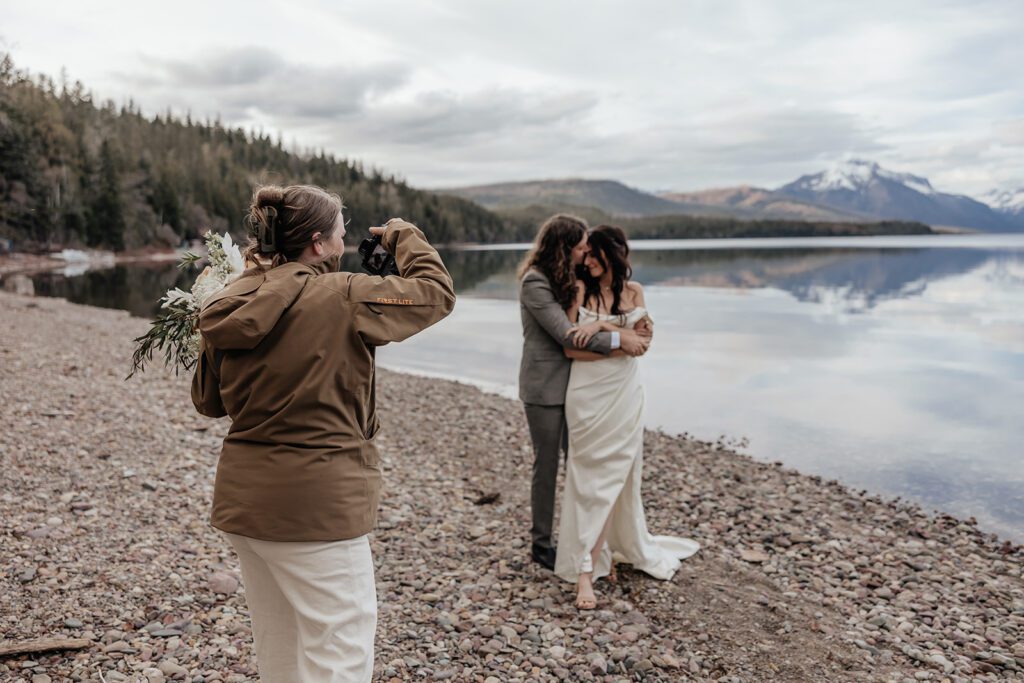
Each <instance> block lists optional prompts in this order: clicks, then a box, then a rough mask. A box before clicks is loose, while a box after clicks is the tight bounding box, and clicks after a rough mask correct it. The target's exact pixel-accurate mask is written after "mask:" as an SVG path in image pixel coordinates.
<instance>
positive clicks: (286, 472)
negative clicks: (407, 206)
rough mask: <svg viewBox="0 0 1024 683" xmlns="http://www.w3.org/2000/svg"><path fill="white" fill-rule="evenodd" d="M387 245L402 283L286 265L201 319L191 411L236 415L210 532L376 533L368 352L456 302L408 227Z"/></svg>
mask: <svg viewBox="0 0 1024 683" xmlns="http://www.w3.org/2000/svg"><path fill="white" fill-rule="evenodd" d="M382 243H383V245H384V247H385V248H386V249H388V250H389V251H390V252H391V253H393V254H395V260H396V262H397V265H398V269H399V272H400V273H401V277H397V276H390V277H383V278H382V277H376V276H370V275H366V274H361V273H340V272H331V271H333V270H335V266H336V265H337V260H336V259H333V260H331V261H328V262H325V263H324V264H320V265H317V266H310V265H303V264H300V263H287V264H285V265H282V266H278V267H276V268H272V269H270V270H268V271H266V272H265V273H260V272H257V271H255V270H250V271H246V273H245V274H243V276H242V277H241V278H239V279H238V280H237V281H235V282H233V283H232V284H230V285H228V286H227V287H226V288H224V289H223V290H222V291H220V292H219V293H217V294H216V295H214V296H213V297H212V298H211V301H210V302H208V303H207V304H206V307H205V308H204V309H203V311H202V313H201V314H200V316H199V330H200V333H201V335H202V343H201V349H200V354H199V363H198V365H197V367H196V372H195V376H194V377H193V380H192V402H193V403H194V404H195V406H196V409H197V410H198V411H199V412H200V413H202V414H203V415H207V416H210V417H222V416H224V415H229V416H230V417H231V428H230V429H229V430H228V435H227V436H226V437H225V438H224V447H223V449H222V451H221V456H220V462H219V464H218V467H217V478H216V482H215V484H214V490H213V513H212V516H211V523H212V524H213V526H215V527H217V528H218V529H221V530H222V531H227V532H230V533H234V534H241V535H243V536H249V537H252V538H258V539H263V540H268V541H335V540H343V539H349V538H355V537H357V536H361V535H363V534H365V533H368V532H369V531H370V530H371V529H372V528H373V526H374V524H375V523H376V519H377V505H378V503H379V501H380V489H381V467H380V457H379V455H378V453H377V448H376V446H375V444H374V437H375V436H376V434H377V430H378V427H379V423H378V421H377V414H376V407H375V395H374V349H375V347H377V346H380V345H382V344H387V343H388V342H392V341H401V340H403V339H406V338H407V337H411V336H412V335H414V334H416V333H417V332H419V331H421V330H423V329H425V328H427V327H429V326H430V325H432V324H434V323H436V322H437V321H439V320H441V319H442V318H444V317H445V316H446V315H448V314H449V313H450V312H451V311H452V308H453V306H454V305H455V293H454V290H453V288H452V279H451V276H450V275H449V274H448V271H447V270H446V269H445V267H444V264H443V263H442V262H441V258H440V257H439V256H438V254H437V251H435V250H434V248H433V247H431V246H430V244H428V243H427V240H426V238H424V236H423V233H422V232H420V230H419V229H418V228H416V227H415V226H414V225H412V224H410V223H405V222H398V221H396V222H393V223H391V224H390V225H389V226H388V229H387V231H386V232H385V233H384V237H383V240H382Z"/></svg>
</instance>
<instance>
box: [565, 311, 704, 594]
mask: <svg viewBox="0 0 1024 683" xmlns="http://www.w3.org/2000/svg"><path fill="white" fill-rule="evenodd" d="M646 315H647V310H646V309H645V308H643V307H638V308H634V309H633V310H632V311H630V312H629V313H626V314H623V315H602V314H597V313H594V312H593V311H590V310H588V309H586V308H582V307H581V308H580V310H579V323H580V324H586V323H589V322H593V321H595V320H607V321H609V322H611V323H613V324H615V325H618V326H620V327H632V326H633V325H635V324H636V323H637V322H638V321H640V320H641V319H642V318H643V317H644V316H646ZM637 368H638V363H637V359H636V358H633V357H630V356H621V357H616V358H608V359H606V360H598V361H574V362H573V364H572V371H571V373H570V375H569V388H568V390H567V391H566V396H565V418H566V422H567V423H568V425H569V457H568V462H567V465H566V478H565V489H564V491H563V493H562V513H561V522H560V524H559V532H558V554H557V556H556V561H555V574H557V575H558V576H559V577H561V578H563V579H565V580H566V581H572V582H575V581H576V580H577V577H578V576H579V574H580V572H587V571H593V573H594V574H593V577H594V578H595V579H597V578H600V577H602V576H605V575H607V574H608V572H609V570H610V568H611V562H612V554H613V553H614V554H615V559H616V561H620V562H628V563H629V564H632V565H633V567H634V568H636V569H639V570H641V571H644V572H646V573H647V574H650V575H651V576H653V577H654V578H656V579H665V580H667V579H670V578H672V576H673V575H674V574H675V572H676V570H677V569H678V568H679V564H680V560H683V559H685V558H687V557H690V556H691V555H693V554H694V553H696V552H697V551H698V550H699V549H700V544H699V543H697V542H696V541H693V540H690V539H688V538H676V537H672V536H652V535H651V533H650V532H648V531H647V521H646V519H645V517H644V505H643V501H642V500H641V498H640V481H641V474H642V471H643V450H644V427H643V421H642V418H643V410H644V390H643V386H642V385H641V384H640V379H639V377H638V374H637ZM609 515H611V522H610V524H609V527H608V535H607V537H606V544H605V547H604V548H602V550H601V554H600V557H599V558H598V562H597V566H596V567H591V558H590V551H591V550H592V549H593V547H594V546H595V545H596V544H597V539H598V536H600V535H601V529H602V527H603V526H604V523H605V520H607V519H608V516H609Z"/></svg>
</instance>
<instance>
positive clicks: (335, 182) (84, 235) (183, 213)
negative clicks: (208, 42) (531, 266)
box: [0, 54, 508, 250]
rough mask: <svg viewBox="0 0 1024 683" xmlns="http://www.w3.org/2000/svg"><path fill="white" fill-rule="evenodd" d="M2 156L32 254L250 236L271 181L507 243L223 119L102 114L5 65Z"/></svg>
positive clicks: (498, 232)
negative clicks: (254, 212)
mask: <svg viewBox="0 0 1024 683" xmlns="http://www.w3.org/2000/svg"><path fill="white" fill-rule="evenodd" d="M0 150H2V151H0V237H3V238H7V239H9V240H11V241H12V242H13V243H14V245H15V247H16V248H20V249H24V250H32V249H40V250H41V249H48V248H54V247H61V246H85V247H98V248H108V249H114V250H122V249H135V248H141V247H147V246H174V245H177V244H180V243H181V242H183V241H185V240H191V239H195V238H197V237H199V236H200V235H202V234H203V233H205V232H206V230H208V229H213V230H216V231H218V232H223V231H225V230H228V231H230V232H231V233H233V234H234V235H235V236H236V237H238V236H242V235H243V234H244V232H245V230H244V227H243V224H242V218H243V217H244V215H245V214H246V212H247V210H248V205H249V200H250V198H251V195H252V190H253V187H254V186H255V185H257V184H262V183H266V182H275V183H280V184H292V183H309V184H314V185H320V186H322V187H325V188H327V189H329V190H331V191H333V192H337V193H338V194H339V195H341V197H342V198H343V200H344V202H345V205H346V207H347V211H346V219H348V220H351V222H352V225H353V226H354V227H358V228H362V227H366V226H370V225H376V224H379V223H380V222H381V221H383V220H385V219H387V218H388V217H391V216H402V217H404V218H406V219H407V220H411V221H412V222H414V223H416V224H417V225H420V226H422V227H423V228H424V229H425V230H428V231H429V233H430V235H431V239H433V240H435V241H439V242H490V241H501V240H502V239H506V238H507V237H506V236H505V234H504V233H505V232H506V231H507V228H508V225H507V222H506V221H505V220H504V219H502V218H500V217H499V216H497V215H495V214H493V213H491V212H490V211H487V210H486V209H484V208H483V207H480V206H478V205H476V204H474V203H472V202H470V201H467V200H464V199H460V198H457V197H451V196H446V195H439V194H435V193H431V192H424V191H421V190H416V189H414V188H411V187H409V185H408V184H406V183H405V182H404V181H403V180H402V179H399V178H397V177H395V176H394V175H389V174H385V173H383V172H381V171H379V170H377V169H367V168H365V167H364V166H363V164H362V163H360V162H358V161H349V160H347V159H344V158H338V157H336V156H334V155H332V154H328V153H326V152H324V151H318V152H312V151H306V152H304V153H299V152H297V151H294V150H288V149H286V148H285V147H284V145H283V143H282V141H281V139H280V138H278V139H276V140H275V139H273V137H272V136H270V135H269V134H266V133H263V132H253V131H246V130H244V129H242V128H231V127H227V126H224V125H223V124H222V123H221V122H220V121H219V120H213V121H203V122H199V121H193V120H192V119H191V117H190V116H188V115H186V116H184V117H177V116H174V115H172V114H171V113H166V114H158V115H155V116H152V117H148V116H145V115H143V113H142V112H141V110H140V109H139V107H138V106H137V105H135V104H134V103H133V102H128V103H126V104H124V105H122V106H120V107H118V106H116V105H115V104H114V103H113V102H112V101H105V102H99V103H98V102H96V101H94V98H93V95H92V94H91V93H90V92H88V91H87V90H86V89H85V88H84V86H83V85H82V84H81V83H80V82H74V83H67V82H64V83H60V84H58V83H56V82H54V80H53V79H52V78H49V77H47V76H45V75H40V76H35V77H33V76H31V75H29V74H28V73H26V72H23V71H20V70H18V69H17V68H15V66H14V63H13V61H12V60H11V58H10V55H6V54H4V55H3V56H2V57H0ZM360 232H361V231H360Z"/></svg>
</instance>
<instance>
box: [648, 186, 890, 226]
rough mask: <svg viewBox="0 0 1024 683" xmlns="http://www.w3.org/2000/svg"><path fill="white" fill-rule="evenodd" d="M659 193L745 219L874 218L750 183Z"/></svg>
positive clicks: (668, 197)
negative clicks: (711, 188) (695, 190)
mask: <svg viewBox="0 0 1024 683" xmlns="http://www.w3.org/2000/svg"><path fill="white" fill-rule="evenodd" d="M660 196H661V197H662V198H664V199H668V200H671V201H674V202H680V203H683V204H687V205H691V206H704V207H714V208H715V209H717V210H719V211H721V212H728V213H730V214H732V215H735V216H737V217H746V218H762V219H782V220H785V219H792V220H801V221H864V220H870V218H871V217H870V216H865V215H863V214H859V213H856V212H853V211H844V210H841V209H833V208H829V207H827V206H823V205H821V204H816V203H814V202H809V201H804V200H800V199H797V198H795V197H791V196H789V195H785V194H781V193H779V192H775V191H772V190H766V189H763V188H760V187H751V186H750V185H740V186H738V187H726V188H719V189H713V190H701V191H698V192H666V193H662V194H661V195H660Z"/></svg>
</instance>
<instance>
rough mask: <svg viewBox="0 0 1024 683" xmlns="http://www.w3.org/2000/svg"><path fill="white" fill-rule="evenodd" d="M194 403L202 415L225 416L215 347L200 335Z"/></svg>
mask: <svg viewBox="0 0 1024 683" xmlns="http://www.w3.org/2000/svg"><path fill="white" fill-rule="evenodd" d="M192 405H194V406H195V407H196V410H197V411H199V414H200V415H205V416H206V417H224V416H225V415H227V414H228V413H227V411H226V410H224V402H223V401H222V400H221V397H220V380H219V379H218V377H217V375H216V373H215V372H214V349H212V348H210V347H208V346H207V344H206V340H205V339H204V338H202V337H200V341H199V360H198V361H197V362H196V370H195V374H194V375H192Z"/></svg>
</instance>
